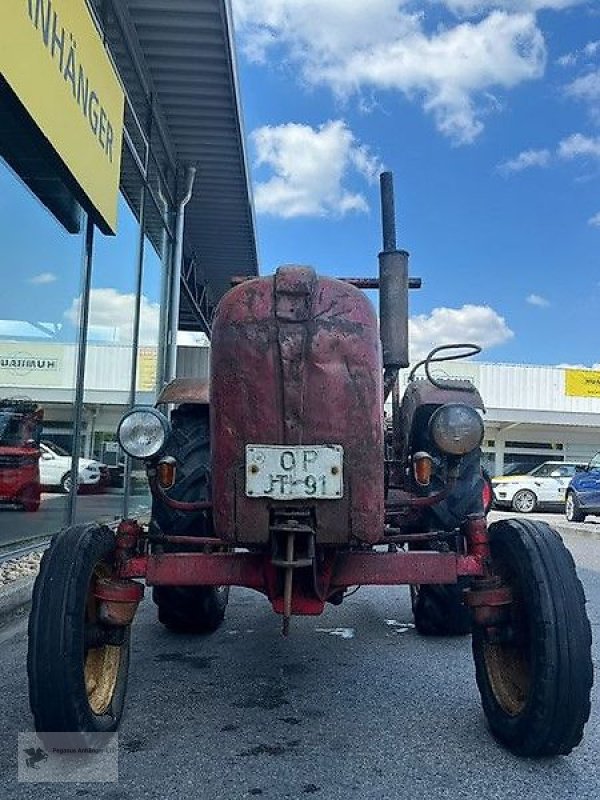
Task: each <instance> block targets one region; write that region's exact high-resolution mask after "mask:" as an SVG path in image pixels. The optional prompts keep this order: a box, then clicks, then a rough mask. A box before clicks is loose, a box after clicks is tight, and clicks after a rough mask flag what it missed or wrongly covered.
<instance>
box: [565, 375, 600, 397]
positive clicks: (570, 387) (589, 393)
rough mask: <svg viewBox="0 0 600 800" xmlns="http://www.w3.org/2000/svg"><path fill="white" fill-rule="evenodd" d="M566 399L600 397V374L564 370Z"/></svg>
mask: <svg viewBox="0 0 600 800" xmlns="http://www.w3.org/2000/svg"><path fill="white" fill-rule="evenodd" d="M565 394H566V395H567V397H600V372H596V371H595V370H592V369H567V370H565Z"/></svg>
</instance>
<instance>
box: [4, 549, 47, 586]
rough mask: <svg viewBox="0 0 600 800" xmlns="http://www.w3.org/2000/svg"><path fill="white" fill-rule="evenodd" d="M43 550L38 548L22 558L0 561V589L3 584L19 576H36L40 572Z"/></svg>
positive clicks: (5, 584)
mask: <svg viewBox="0 0 600 800" xmlns="http://www.w3.org/2000/svg"><path fill="white" fill-rule="evenodd" d="M41 558H42V551H41V550H36V551H35V552H33V553H27V554H26V555H24V556H21V557H20V558H11V559H10V560H9V561H3V562H2V563H0V591H2V588H1V587H2V586H7V585H8V584H10V583H12V582H13V581H16V580H18V579H19V578H28V577H34V576H35V575H37V574H38V571H39V568H40V561H41Z"/></svg>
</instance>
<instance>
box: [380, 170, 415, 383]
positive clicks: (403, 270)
mask: <svg viewBox="0 0 600 800" xmlns="http://www.w3.org/2000/svg"><path fill="white" fill-rule="evenodd" d="M380 188H381V222H382V229H383V250H382V252H381V253H380V254H379V335H380V338H381V347H382V351H383V367H384V370H385V379H384V384H385V397H386V398H387V396H388V394H389V392H390V390H391V387H392V385H393V383H394V381H395V380H396V376H397V374H398V370H399V369H400V368H402V367H408V365H409V358H408V253H407V252H406V250H398V249H397V247H396V214H395V208H394V178H393V175H392V173H391V172H382V173H381V176H380Z"/></svg>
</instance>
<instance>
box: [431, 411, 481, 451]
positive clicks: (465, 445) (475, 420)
mask: <svg viewBox="0 0 600 800" xmlns="http://www.w3.org/2000/svg"><path fill="white" fill-rule="evenodd" d="M429 434H430V436H431V438H432V439H433V441H434V443H435V445H436V447H437V448H438V449H439V450H441V451H442V452H443V453H448V454H449V455H453V456H464V455H466V454H467V453H470V452H471V451H472V450H475V448H476V447H479V445H480V444H481V442H482V440H483V421H482V419H481V417H480V416H479V414H478V413H477V411H476V410H475V409H474V408H472V407H471V406H465V405H463V404H462V403H447V404H446V405H445V406H442V407H441V408H438V410H437V411H435V412H434V413H433V414H432V416H431V419H430V420H429Z"/></svg>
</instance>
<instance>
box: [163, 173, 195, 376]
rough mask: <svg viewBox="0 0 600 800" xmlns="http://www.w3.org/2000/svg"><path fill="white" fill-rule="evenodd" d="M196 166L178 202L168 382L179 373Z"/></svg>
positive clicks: (172, 275)
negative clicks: (188, 217) (186, 238)
mask: <svg viewBox="0 0 600 800" xmlns="http://www.w3.org/2000/svg"><path fill="white" fill-rule="evenodd" d="M195 177H196V167H192V166H188V167H186V169H185V178H184V183H183V193H182V195H181V198H180V199H179V201H178V203H177V216H176V218H175V252H174V254H173V265H172V268H171V291H170V295H171V304H170V310H169V332H168V335H169V350H168V358H167V365H166V369H165V380H166V382H167V383H168V382H169V381H172V380H173V379H174V378H175V377H176V375H177V329H178V327H179V303H180V298H181V264H182V260H183V230H184V223H185V207H186V206H187V204H188V203H189V201H190V198H191V196H192V189H193V186H194V179H195Z"/></svg>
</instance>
